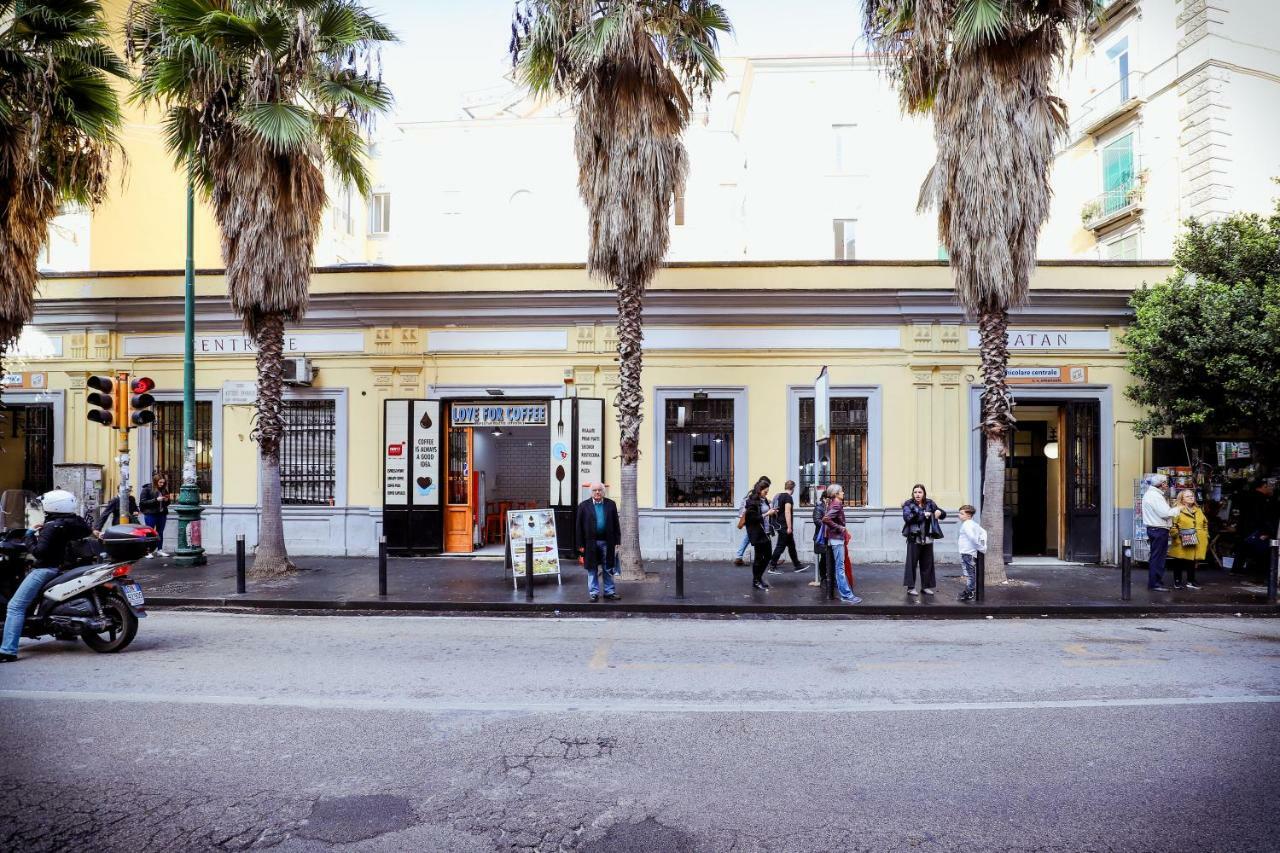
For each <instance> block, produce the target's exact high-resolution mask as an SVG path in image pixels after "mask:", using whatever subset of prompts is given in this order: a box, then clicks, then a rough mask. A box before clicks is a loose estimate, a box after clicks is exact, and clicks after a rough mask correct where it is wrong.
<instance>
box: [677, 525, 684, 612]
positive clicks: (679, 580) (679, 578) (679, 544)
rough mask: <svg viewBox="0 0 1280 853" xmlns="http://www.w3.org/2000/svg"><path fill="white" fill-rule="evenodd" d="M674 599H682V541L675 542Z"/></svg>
mask: <svg viewBox="0 0 1280 853" xmlns="http://www.w3.org/2000/svg"><path fill="white" fill-rule="evenodd" d="M676 598H684V540H683V539H677V540H676Z"/></svg>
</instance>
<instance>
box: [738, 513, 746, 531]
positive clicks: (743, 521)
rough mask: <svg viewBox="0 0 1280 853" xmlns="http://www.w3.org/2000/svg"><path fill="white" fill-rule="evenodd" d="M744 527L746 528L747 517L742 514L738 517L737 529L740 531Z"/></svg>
mask: <svg viewBox="0 0 1280 853" xmlns="http://www.w3.org/2000/svg"><path fill="white" fill-rule="evenodd" d="M746 526H747V515H746V513H743V514H742V515H740V516H738V529H739V530H741V529H743V528H744V527H746Z"/></svg>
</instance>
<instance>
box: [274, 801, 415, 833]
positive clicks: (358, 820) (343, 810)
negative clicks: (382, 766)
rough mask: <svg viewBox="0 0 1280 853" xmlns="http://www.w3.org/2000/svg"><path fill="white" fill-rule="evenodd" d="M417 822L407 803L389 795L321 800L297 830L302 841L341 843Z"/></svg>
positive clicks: (396, 829)
mask: <svg viewBox="0 0 1280 853" xmlns="http://www.w3.org/2000/svg"><path fill="white" fill-rule="evenodd" d="M417 822H418V818H417V816H416V815H415V814H414V813H413V809H411V808H410V807H409V801H408V800H406V799H405V798H404V797H393V796H390V795H389V794H367V795H363V796H355V797H335V798H333V799H329V800H320V801H318V802H317V803H316V804H315V805H314V806H312V807H311V817H309V818H308V819H307V822H306V823H305V824H304V825H303V826H302V828H301V829H300V830H299V831H298V834H299V835H301V836H302V837H303V838H314V839H316V840H317V841H328V842H330V843H334V844H344V843H348V842H351V841H363V840H365V839H366V838H374V837H375V836H378V835H382V834H384V833H387V832H398V831H399V830H402V829H408V828H409V827H411V826H413V825H414V824H415V823H417Z"/></svg>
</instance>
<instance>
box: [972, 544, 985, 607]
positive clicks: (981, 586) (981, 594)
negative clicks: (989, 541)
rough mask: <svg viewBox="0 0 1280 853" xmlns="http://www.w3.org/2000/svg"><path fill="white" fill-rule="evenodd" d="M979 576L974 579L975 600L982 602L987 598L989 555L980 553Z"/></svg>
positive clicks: (977, 569) (977, 568)
mask: <svg viewBox="0 0 1280 853" xmlns="http://www.w3.org/2000/svg"><path fill="white" fill-rule="evenodd" d="M975 570H976V571H977V575H976V576H975V577H974V579H973V600H974V601H977V602H981V601H982V600H983V599H985V598H986V597H987V555H986V553H985V552H983V551H979V552H978V564H977V567H976V569H975Z"/></svg>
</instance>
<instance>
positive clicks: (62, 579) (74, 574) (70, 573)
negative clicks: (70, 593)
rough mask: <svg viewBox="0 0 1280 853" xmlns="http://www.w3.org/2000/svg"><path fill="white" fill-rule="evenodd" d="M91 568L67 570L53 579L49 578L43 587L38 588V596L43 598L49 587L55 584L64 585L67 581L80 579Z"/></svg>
mask: <svg viewBox="0 0 1280 853" xmlns="http://www.w3.org/2000/svg"><path fill="white" fill-rule="evenodd" d="M92 568H95V566H93V565H89V566H80V567H79V568H75V569H67V570H66V571H65V572H59V573H58V574H56V575H54V576H53V577H51V578H49V580H47V581H45V582H44V585H43V586H41V587H40V595H42V596H43V595H44V594H45V592H46V591H47V590H48V589H49V587H51V586H56V585H57V584H60V583H66V582H67V581H69V580H75V579H76V578H78V577H80V576H81V575H82V574H84V573H85V572H87V571H89V570H90V569H92Z"/></svg>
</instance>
